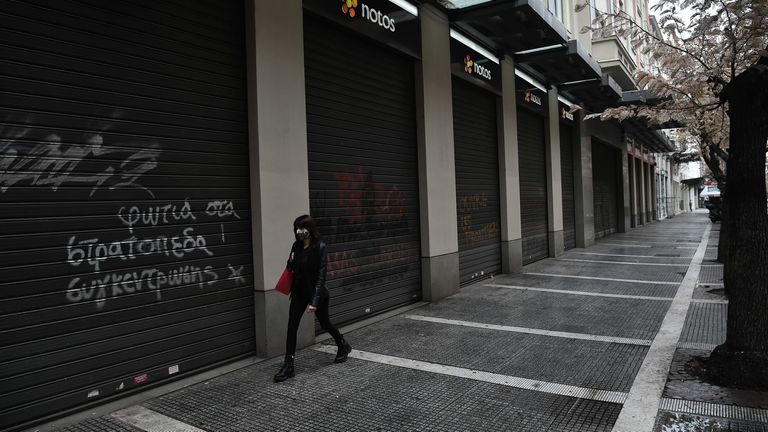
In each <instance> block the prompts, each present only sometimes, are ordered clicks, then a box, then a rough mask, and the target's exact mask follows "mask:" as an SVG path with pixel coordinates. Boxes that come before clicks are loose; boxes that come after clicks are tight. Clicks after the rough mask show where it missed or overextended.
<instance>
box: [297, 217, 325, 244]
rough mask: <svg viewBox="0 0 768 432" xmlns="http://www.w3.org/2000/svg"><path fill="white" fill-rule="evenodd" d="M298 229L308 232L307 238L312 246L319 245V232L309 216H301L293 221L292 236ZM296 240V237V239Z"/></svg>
mask: <svg viewBox="0 0 768 432" xmlns="http://www.w3.org/2000/svg"><path fill="white" fill-rule="evenodd" d="M299 228H305V229H306V230H307V231H309V238H310V242H311V243H312V245H313V246H314V245H317V244H319V243H320V231H318V229H317V222H315V220H314V219H312V216H310V215H301V216H299V217H297V218H296V220H294V221H293V235H294V236H295V235H296V230H297V229H299ZM296 240H298V237H297V238H296Z"/></svg>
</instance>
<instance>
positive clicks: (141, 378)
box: [133, 374, 149, 384]
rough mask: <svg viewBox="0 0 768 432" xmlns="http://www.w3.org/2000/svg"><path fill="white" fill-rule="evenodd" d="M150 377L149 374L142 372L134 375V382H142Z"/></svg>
mask: <svg viewBox="0 0 768 432" xmlns="http://www.w3.org/2000/svg"><path fill="white" fill-rule="evenodd" d="M148 379H149V375H148V374H141V375H139V376H137V377H133V383H134V384H141V383H143V382H145V381H147V380H148Z"/></svg>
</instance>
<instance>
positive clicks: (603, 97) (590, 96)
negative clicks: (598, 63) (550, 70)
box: [557, 75, 621, 112]
mask: <svg viewBox="0 0 768 432" xmlns="http://www.w3.org/2000/svg"><path fill="white" fill-rule="evenodd" d="M557 89H558V91H559V92H560V93H561V94H563V95H564V96H565V97H567V98H568V99H571V100H574V101H579V102H580V103H581V104H583V105H584V106H585V108H587V109H589V110H590V111H592V112H600V111H603V110H604V109H606V108H608V107H613V106H616V104H617V103H618V102H619V101H620V100H621V87H619V85H618V84H616V81H614V80H613V78H611V77H610V76H609V75H603V76H602V77H600V78H596V79H591V80H585V81H580V82H570V83H565V84H561V85H559V86H558V87H557Z"/></svg>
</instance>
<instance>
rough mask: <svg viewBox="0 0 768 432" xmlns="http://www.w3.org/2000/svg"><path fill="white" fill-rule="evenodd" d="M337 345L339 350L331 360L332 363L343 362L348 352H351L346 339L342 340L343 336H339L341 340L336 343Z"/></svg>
mask: <svg viewBox="0 0 768 432" xmlns="http://www.w3.org/2000/svg"><path fill="white" fill-rule="evenodd" d="M337 346H338V347H339V351H338V352H337V354H336V358H335V359H334V360H333V362H334V363H344V362H345V361H347V356H349V353H351V352H352V347H351V346H350V345H349V343H347V341H345V340H344V338H341V342H340V343H338V344H337Z"/></svg>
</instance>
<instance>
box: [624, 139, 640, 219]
mask: <svg viewBox="0 0 768 432" xmlns="http://www.w3.org/2000/svg"><path fill="white" fill-rule="evenodd" d="M626 158H627V175H628V176H629V209H630V215H631V217H630V218H629V219H630V221H629V223H630V226H631V227H632V228H635V227H636V226H637V203H636V201H635V200H636V199H637V197H636V196H635V195H636V193H635V181H634V178H635V177H634V176H635V164H634V162H635V158H634V157H632V155H630V154H628V155H627V156H626Z"/></svg>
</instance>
